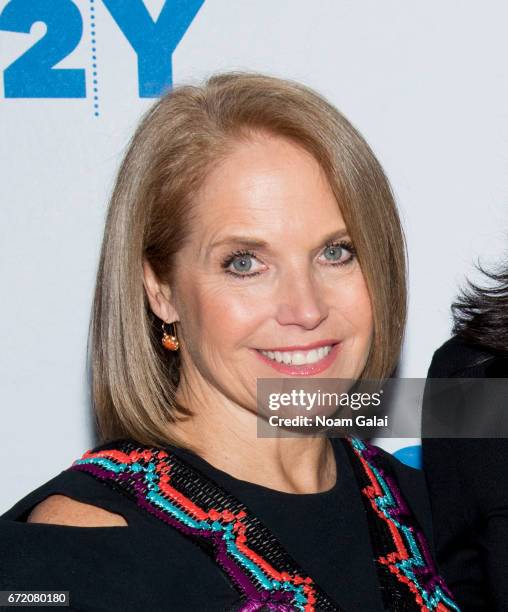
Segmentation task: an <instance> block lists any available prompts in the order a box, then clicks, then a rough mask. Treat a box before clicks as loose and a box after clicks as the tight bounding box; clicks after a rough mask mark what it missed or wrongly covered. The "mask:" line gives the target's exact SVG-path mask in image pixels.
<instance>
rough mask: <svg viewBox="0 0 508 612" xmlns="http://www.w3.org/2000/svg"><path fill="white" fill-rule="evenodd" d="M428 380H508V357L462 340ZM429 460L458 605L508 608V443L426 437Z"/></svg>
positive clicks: (442, 546)
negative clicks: (469, 378)
mask: <svg viewBox="0 0 508 612" xmlns="http://www.w3.org/2000/svg"><path fill="white" fill-rule="evenodd" d="M428 376H429V377H430V378H452V377H459V378H467V377H473V378H483V377H490V378H506V377H508V359H506V358H503V357H501V356H497V357H496V356H494V355H493V354H490V353H488V352H486V351H484V350H481V349H480V348H477V347H474V346H470V345H467V344H465V343H463V342H462V341H461V340H460V339H459V338H457V337H454V338H452V339H450V340H448V341H447V342H445V344H443V345H442V346H441V347H440V348H439V349H438V350H437V351H436V352H435V354H434V357H433V359H432V363H431V365H430V368H429V372H428ZM477 409H478V410H481V406H478V407H477ZM422 457H423V468H424V472H425V475H426V478H427V483H428V487H429V493H430V498H431V501H432V513H433V522H434V541H435V546H436V556H437V561H438V565H439V568H440V570H441V573H442V575H443V577H444V578H445V580H446V582H447V584H448V586H449V587H450V589H451V591H452V592H453V594H454V595H455V598H456V601H457V603H458V604H459V605H460V606H461V608H462V609H463V610H466V611H469V610H470V611H473V610H474V611H475V612H479V611H483V610H485V611H486V610H488V611H489V612H492V611H494V610H499V611H501V610H503V611H504V610H508V476H507V466H508V440H507V439H504V438H489V439H487V438H485V439H482V438H474V439H471V438H456V439H423V440H422Z"/></svg>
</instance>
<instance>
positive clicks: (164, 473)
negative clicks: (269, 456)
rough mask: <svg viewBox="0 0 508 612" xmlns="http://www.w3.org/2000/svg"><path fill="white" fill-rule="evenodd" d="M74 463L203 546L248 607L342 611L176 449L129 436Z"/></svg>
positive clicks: (246, 513)
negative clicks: (147, 444)
mask: <svg viewBox="0 0 508 612" xmlns="http://www.w3.org/2000/svg"><path fill="white" fill-rule="evenodd" d="M69 469H71V470H80V471H84V472H88V473H89V474H91V475H93V476H94V477H96V478H98V479H99V480H102V481H105V482H108V483H110V484H114V485H116V487H117V488H119V489H120V490H121V491H122V492H124V493H127V494H128V496H129V497H131V498H132V499H134V500H135V501H136V503H137V505H138V506H140V507H142V508H144V509H145V510H147V511H148V512H150V513H151V514H153V515H155V516H156V517H157V518H159V519H161V520H163V521H164V522H166V523H168V524H169V525H171V526H173V527H175V528H176V529H178V530H179V531H181V532H182V533H184V534H185V535H186V536H188V537H190V538H191V539H192V540H193V541H194V542H195V543H196V544H198V545H199V546H201V547H202V548H204V550H205V551H206V552H207V553H208V554H209V555H211V556H212V558H213V559H214V560H215V562H216V563H217V564H218V565H219V567H220V568H221V569H222V570H223V571H224V572H225V573H226V574H227V575H228V576H229V578H230V580H231V581H232V583H233V585H234V586H235V587H236V589H237V590H238V591H239V592H240V594H241V595H242V597H243V598H244V604H243V605H242V607H241V608H240V610H241V612H254V611H256V610H261V609H263V610H272V611H277V612H293V611H294V610H298V611H302V612H314V610H326V611H333V612H337V611H338V612H340V608H338V607H337V605H336V604H335V603H334V602H333V601H332V600H331V599H329V598H328V596H327V595H326V594H325V593H324V591H322V590H321V589H320V588H319V587H318V586H317V585H316V584H315V583H314V581H313V580H312V578H311V577H310V576H307V575H306V574H305V572H304V571H303V570H302V569H301V568H300V567H299V566H298V564H297V563H296V561H294V560H293V559H292V558H291V557H290V556H289V554H288V553H287V552H286V551H285V550H284V549H283V548H282V547H281V545H280V544H279V543H278V541H277V540H276V539H275V537H274V536H273V534H271V532H270V531H269V530H268V529H267V528H266V527H265V526H264V525H262V524H261V523H260V521H259V520H258V519H257V518H256V517H255V516H253V515H251V514H250V513H249V511H248V509H247V508H246V506H244V505H243V504H242V503H241V502H239V501H238V500H237V499H236V498H234V497H233V496H232V495H230V494H229V493H227V492H226V491H225V490H224V489H222V488H221V487H220V486H219V485H218V484H216V483H213V482H212V481H210V480H209V479H208V478H206V477H205V476H204V475H203V474H201V472H199V470H197V469H196V468H194V467H193V466H189V464H187V463H186V462H185V461H184V460H183V459H181V458H180V457H177V456H176V455H175V454H174V453H168V452H166V451H164V450H161V449H158V448H150V447H144V446H142V445H137V444H134V443H133V441H130V440H126V441H121V442H120V443H115V448H112V449H104V450H99V451H95V452H93V451H87V452H85V453H84V454H83V456H82V458H81V459H78V460H76V461H75V462H74V463H73V464H72V466H71V467H70V468H69ZM196 473H198V477H197V474H196Z"/></svg>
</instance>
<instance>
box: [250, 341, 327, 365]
mask: <svg viewBox="0 0 508 612" xmlns="http://www.w3.org/2000/svg"><path fill="white" fill-rule="evenodd" d="M331 350H332V347H331V345H328V346H320V347H319V348H317V349H312V350H310V351H260V352H261V353H262V354H263V355H265V356H266V357H268V358H269V359H272V360H273V361H276V362H277V363H285V364H287V365H305V364H308V363H316V362H317V361H321V359H323V358H324V357H326V355H328V353H329V352H330V351H331Z"/></svg>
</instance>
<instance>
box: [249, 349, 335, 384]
mask: <svg viewBox="0 0 508 612" xmlns="http://www.w3.org/2000/svg"><path fill="white" fill-rule="evenodd" d="M329 344H331V343H330V342H328V345H329ZM340 344H341V343H340V342H338V343H337V344H334V345H333V346H332V348H331V350H330V352H329V353H328V355H326V357H323V359H321V360H320V361H316V363H305V364H303V365H290V364H287V363H279V362H277V361H274V360H273V359H270V358H269V357H266V355H263V353H261V352H260V351H259V350H256V349H254V352H255V353H256V355H257V356H258V357H259V358H260V359H261V361H263V362H264V363H267V364H268V365H270V366H271V367H272V368H273V369H274V370H277V372H281V373H282V374H287V375H288V376H312V375H313V374H319V373H320V372H323V371H324V370H326V369H327V368H328V367H330V365H331V364H332V363H333V361H334V360H335V357H336V356H337V353H338V351H339V348H340ZM326 345H327V343H326V342H316V343H315V344H314V345H307V346H306V347H305V350H307V351H309V350H311V349H312V348H315V347H319V346H326ZM270 350H277V349H270ZM285 350H286V351H287V350H292V351H297V350H302V349H301V348H300V347H297V348H293V347H285Z"/></svg>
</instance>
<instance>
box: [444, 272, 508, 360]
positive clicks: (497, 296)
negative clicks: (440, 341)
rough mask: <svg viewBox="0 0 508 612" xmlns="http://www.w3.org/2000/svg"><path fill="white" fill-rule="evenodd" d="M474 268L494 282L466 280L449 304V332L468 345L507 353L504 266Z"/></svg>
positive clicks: (507, 292) (507, 304)
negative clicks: (484, 284) (450, 310)
mask: <svg viewBox="0 0 508 612" xmlns="http://www.w3.org/2000/svg"><path fill="white" fill-rule="evenodd" d="M478 269H479V270H480V272H482V274H485V276H487V277H488V278H489V279H490V280H492V281H494V284H493V285H492V286H489V287H485V286H483V287H482V286H480V285H478V284H475V283H472V282H471V281H467V286H466V288H465V289H463V290H462V291H461V293H460V295H459V296H458V298H457V300H456V301H455V302H454V303H453V304H452V307H451V308H452V314H453V321H454V325H453V333H454V334H456V335H457V336H459V337H460V338H461V339H462V340H464V341H465V342H467V343H468V344H473V345H477V346H480V347H482V348H484V349H486V350H488V351H490V352H492V353H498V354H500V355H503V356H506V355H508V265H507V266H505V267H504V268H503V269H501V270H500V271H496V272H492V271H491V272H489V271H487V270H485V269H484V268H483V267H482V266H481V265H480V264H478Z"/></svg>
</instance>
